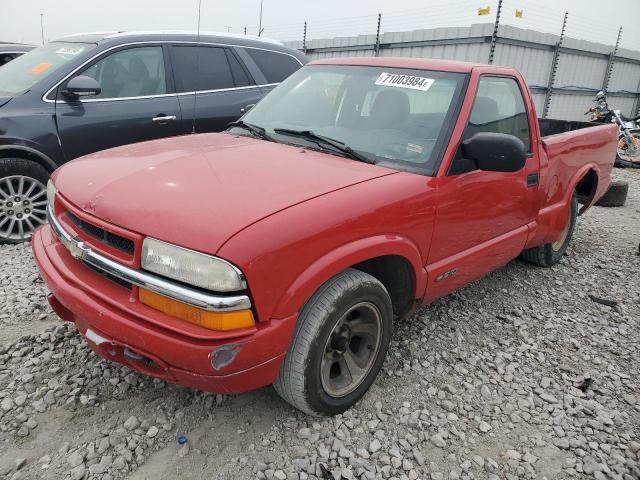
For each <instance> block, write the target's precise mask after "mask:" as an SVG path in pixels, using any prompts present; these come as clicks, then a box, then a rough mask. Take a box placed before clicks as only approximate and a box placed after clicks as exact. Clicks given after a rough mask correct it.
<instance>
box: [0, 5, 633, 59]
mask: <svg viewBox="0 0 640 480" xmlns="http://www.w3.org/2000/svg"><path fill="white" fill-rule="evenodd" d="M201 1H202V14H201V28H202V30H203V31H205V30H206V31H221V32H223V31H231V32H234V33H243V32H244V28H245V27H247V31H248V33H250V34H256V33H257V29H258V23H259V13H260V0H233V1H228V0H226V1H221V0H201ZM198 2H199V0H102V1H98V0H83V1H78V0H55V1H54V0H0V42H1V41H12V42H24V43H32V44H40V43H41V28H40V19H41V16H40V14H43V16H42V19H43V25H44V37H45V40H52V39H55V38H58V37H60V36H63V35H68V34H73V33H79V32H91V31H120V30H184V29H187V30H195V29H196V27H197V18H198V14H197V13H198ZM263 2H264V8H263V17H262V25H263V28H264V31H263V35H264V36H268V37H271V38H275V39H278V40H294V39H302V32H303V23H304V21H308V38H309V39H311V38H330V37H333V36H337V35H357V34H361V33H362V34H364V33H375V30H376V25H377V14H378V13H382V31H383V32H384V31H404V30H412V29H416V28H430V27H437V26H455V25H461V26H462V25H469V24H471V23H480V22H493V20H494V18H495V8H496V5H497V0H396V1H394V2H389V1H388V0H367V1H365V0H320V1H318V0H315V1H309V0H263ZM503 5H504V6H503V12H502V18H503V20H504V21H505V22H506V23H508V24H512V25H518V26H521V27H524V28H533V29H537V30H541V31H545V32H556V33H557V32H559V30H560V28H561V25H562V17H563V12H564V11H565V10H568V11H569V12H570V13H569V19H568V24H567V35H568V36H573V37H577V38H583V39H587V40H592V41H599V42H601V43H606V44H614V43H615V40H616V37H617V33H618V27H619V26H623V34H622V37H621V46H622V47H625V48H631V49H635V50H640V26H636V24H637V23H638V19H639V18H640V0H615V1H614V2H608V5H609V6H610V7H609V8H605V2H604V1H603V0H553V1H549V0H504V4H503ZM486 6H490V7H491V13H490V14H489V15H486V16H478V8H480V7H486ZM516 10H521V11H522V15H521V17H517V16H516V15H515V12H516Z"/></svg>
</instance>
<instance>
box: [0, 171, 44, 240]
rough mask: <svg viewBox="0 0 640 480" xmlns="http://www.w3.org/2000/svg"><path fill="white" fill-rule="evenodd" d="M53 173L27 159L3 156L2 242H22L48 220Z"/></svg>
mask: <svg viewBox="0 0 640 480" xmlns="http://www.w3.org/2000/svg"><path fill="white" fill-rule="evenodd" d="M48 179H49V174H48V173H47V171H46V170H45V169H44V168H42V167H41V166H40V165H38V164H37V163H34V162H31V161H29V160H25V159H23V158H2V159H0V243H21V242H24V241H26V240H29V239H30V238H31V236H32V235H33V232H34V231H35V229H36V228H38V227H39V226H40V225H42V224H44V223H46V221H47V180H48Z"/></svg>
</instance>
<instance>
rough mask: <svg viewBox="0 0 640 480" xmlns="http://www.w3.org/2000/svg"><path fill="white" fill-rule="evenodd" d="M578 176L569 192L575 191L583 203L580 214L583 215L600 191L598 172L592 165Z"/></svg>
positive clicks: (579, 201)
mask: <svg viewBox="0 0 640 480" xmlns="http://www.w3.org/2000/svg"><path fill="white" fill-rule="evenodd" d="M577 178H578V180H577V181H576V183H575V185H574V186H573V188H572V189H569V192H571V193H573V192H575V195H576V197H577V199H578V203H579V204H581V205H582V207H581V208H580V211H579V212H578V215H582V214H583V213H584V212H585V211H586V210H587V208H589V207H590V206H591V205H592V204H593V201H594V198H595V196H596V192H597V191H598V181H599V179H598V172H597V171H596V169H595V168H593V167H590V168H588V169H587V171H585V172H583V173H582V174H581V175H580V176H578V177H577Z"/></svg>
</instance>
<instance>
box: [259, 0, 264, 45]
mask: <svg viewBox="0 0 640 480" xmlns="http://www.w3.org/2000/svg"><path fill="white" fill-rule="evenodd" d="M263 1H264V0H260V21H259V22H258V36H260V35H262V30H264V29H263V28H262V2H263Z"/></svg>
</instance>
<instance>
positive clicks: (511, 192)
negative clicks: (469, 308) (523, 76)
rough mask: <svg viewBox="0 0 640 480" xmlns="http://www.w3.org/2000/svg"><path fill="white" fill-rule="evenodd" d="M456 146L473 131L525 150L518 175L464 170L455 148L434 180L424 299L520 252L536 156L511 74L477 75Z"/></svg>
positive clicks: (523, 101)
mask: <svg viewBox="0 0 640 480" xmlns="http://www.w3.org/2000/svg"><path fill="white" fill-rule="evenodd" d="M477 85H478V86H477V91H476V96H475V100H474V103H473V107H472V110H471V113H470V115H469V119H468V123H467V126H466V128H465V130H464V133H463V135H462V138H461V139H460V141H461V142H462V141H464V140H465V139H467V138H470V137H471V136H473V135H474V134H475V133H478V132H496V133H505V134H509V135H514V136H516V137H518V138H520V139H521V140H522V141H523V143H524V144H525V147H526V149H527V151H528V152H529V153H528V159H527V163H526V165H525V167H524V168H523V169H521V170H519V171H517V172H488V171H481V170H478V169H476V168H475V167H469V162H468V161H466V160H465V159H464V158H463V157H462V154H461V151H460V148H458V152H457V154H456V155H455V157H454V159H453V161H452V163H451V165H450V166H449V170H448V172H446V174H445V175H444V176H442V177H440V178H439V179H438V180H439V183H438V200H437V203H436V204H437V212H436V226H435V229H434V234H433V240H432V243H431V249H430V251H429V258H428V266H427V270H428V271H429V286H428V287H427V296H428V297H429V299H430V300H431V299H434V298H438V297H440V296H442V295H445V294H447V293H450V292H451V291H453V290H455V289H456V288H458V287H461V286H463V285H465V284H467V283H469V282H472V281H474V280H476V279H478V278H480V277H482V276H483V275H485V274H486V273H488V272H490V271H492V270H494V269H496V268H498V267H500V266H502V265H505V264H506V263H508V262H509V261H510V260H512V259H514V258H515V257H517V256H518V255H519V254H520V252H521V251H522V249H523V248H524V245H525V242H526V240H527V236H528V232H529V229H528V224H529V223H530V222H531V221H533V220H534V214H535V213H534V210H535V205H536V193H537V190H538V171H539V158H538V155H537V146H536V145H533V146H532V144H531V129H530V122H532V121H534V120H533V119H535V114H529V113H530V112H534V110H533V109H532V106H531V105H530V104H529V103H528V102H529V97H528V96H524V95H523V93H522V91H521V90H520V87H519V84H518V82H517V80H516V79H515V78H512V77H498V76H488V75H483V76H480V77H479V80H478V84H477Z"/></svg>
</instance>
